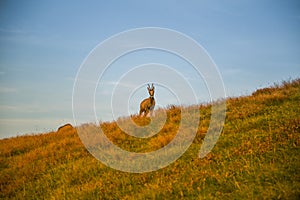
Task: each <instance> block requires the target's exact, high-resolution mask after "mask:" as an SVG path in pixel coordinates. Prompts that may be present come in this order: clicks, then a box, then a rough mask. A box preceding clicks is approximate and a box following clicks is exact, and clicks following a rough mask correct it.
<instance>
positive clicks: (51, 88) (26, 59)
mask: <svg viewBox="0 0 300 200" xmlns="http://www.w3.org/2000/svg"><path fill="white" fill-rule="evenodd" d="M141 27H163V28H168V29H173V30H176V31H179V32H182V33H184V34H186V35H188V36H190V37H191V38H193V39H194V40H196V41H197V42H198V43H199V44H201V45H202V46H203V47H204V48H205V49H206V50H207V52H208V53H209V55H210V56H211V57H212V59H213V60H214V62H215V63H216V65H217V66H218V68H219V70H220V73H221V75H222V78H223V80H224V85H225V89H226V93H227V96H238V95H245V94H250V93H251V92H253V91H254V90H255V89H257V88H260V87H265V86H269V85H271V84H272V83H274V82H280V81H282V80H287V79H289V78H296V77H299V76H300V56H299V55H300V45H299V44H300V37H299V35H300V2H299V1H292V0H287V1H274V0H272V1H271V0H263V1H260V0H257V1H255V0H254V1H253V0H249V1H245V0H241V1H237V0H236V1H233V0H230V1H214V0H213V1H209V0H205V1H31V0H29V1H14V0H11V1H8V0H7V1H6V0H4V1H1V3H0V138H4V137H10V136H15V135H21V134H25V133H37V132H45V131H50V130H55V129H56V128H57V127H58V126H59V125H61V124H64V123H68V122H71V123H72V122H73V116H72V90H73V84H74V80H75V77H76V74H77V71H78V69H79V67H80V65H81V64H82V62H83V60H84V59H85V58H86V57H87V55H88V54H89V52H90V51H91V50H92V49H93V48H94V47H95V46H96V45H98V44H99V43H100V42H102V41H103V40H105V39H107V38H109V37H111V36H112V35H115V34H117V33H119V32H122V31H126V30H128V29H133V28H141ZM137 55H139V54H137ZM154 57H155V55H154ZM124 62H125V61H124ZM116 68H117V67H116ZM111 74H114V72H113V71H112V72H111ZM108 79H109V76H108ZM111 81H112V82H113V81H114V80H111ZM195 87H197V86H195ZM137 94H141V95H144V96H147V93H145V94H143V93H137ZM144 96H143V97H144ZM143 97H141V98H143ZM157 98H158V99H159V98H160V96H158V97H157ZM204 99H205V98H204ZM199 101H201V100H199ZM160 104H161V106H166V105H165V104H166V101H164V99H163V96H161V101H160ZM99 107H101V105H99ZM132 109H134V108H132Z"/></svg>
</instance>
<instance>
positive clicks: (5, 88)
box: [0, 73, 17, 93]
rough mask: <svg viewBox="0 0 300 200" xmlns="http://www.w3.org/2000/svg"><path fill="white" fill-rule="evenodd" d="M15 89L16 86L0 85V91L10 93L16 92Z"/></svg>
mask: <svg viewBox="0 0 300 200" xmlns="http://www.w3.org/2000/svg"><path fill="white" fill-rule="evenodd" d="M0 74H1V73H0ZM16 91H17V89H16V88H12V87H1V86H0V93H12V92H16Z"/></svg>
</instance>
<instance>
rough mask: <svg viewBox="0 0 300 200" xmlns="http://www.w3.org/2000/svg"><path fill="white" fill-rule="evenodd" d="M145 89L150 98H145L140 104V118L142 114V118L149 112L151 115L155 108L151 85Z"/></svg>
mask: <svg viewBox="0 0 300 200" xmlns="http://www.w3.org/2000/svg"><path fill="white" fill-rule="evenodd" d="M147 89H148V92H149V95H150V97H149V98H147V99H144V100H143V101H142V102H141V104H140V116H142V115H143V114H144V117H145V116H147V115H148V113H149V112H150V114H151V115H152V112H153V110H154V107H155V99H154V86H153V83H152V85H151V87H150V85H149V84H148V87H147Z"/></svg>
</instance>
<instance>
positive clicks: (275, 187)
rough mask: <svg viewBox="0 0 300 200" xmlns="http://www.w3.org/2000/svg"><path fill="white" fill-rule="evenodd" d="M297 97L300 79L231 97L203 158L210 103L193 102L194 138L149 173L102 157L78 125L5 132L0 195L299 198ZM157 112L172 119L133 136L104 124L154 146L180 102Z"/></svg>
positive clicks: (108, 130)
mask: <svg viewBox="0 0 300 200" xmlns="http://www.w3.org/2000/svg"><path fill="white" fill-rule="evenodd" d="M299 102H300V79H297V80H294V81H288V82H283V83H282V84H281V85H275V86H273V87H271V88H264V89H260V90H257V91H256V92H255V93H253V95H251V96H245V97H239V98H229V99H227V116H226V123H225V126H224V129H223V132H222V135H221V136H220V138H219V140H218V142H217V144H216V146H215V147H214V149H213V150H212V152H211V153H210V154H209V155H208V156H207V157H205V158H203V159H199V158H198V151H199V149H200V147H201V143H202V141H203V138H204V136H205V133H206V131H207V128H208V125H209V120H210V114H211V113H210V112H211V105H205V106H204V105H200V106H192V107H191V108H190V109H196V110H200V117H201V122H200V124H199V129H198V132H197V135H196V138H195V140H194V142H193V144H192V145H191V146H190V148H189V149H188V150H187V151H186V152H185V154H184V155H183V156H182V157H181V158H180V159H178V160H177V161H176V162H174V163H172V164H170V165H169V166H167V167H165V168H163V169H160V170H158V171H154V172H149V173H143V174H130V173H125V172H120V171H116V170H114V169H111V168H109V167H107V166H105V165H103V164H101V163H100V162H99V161H98V160H96V159H95V158H94V157H93V156H91V155H90V154H89V152H88V151H87V150H86V149H85V148H84V146H83V145H82V143H81V141H80V139H79V137H78V135H77V133H76V129H71V128H68V129H64V130H62V131H59V132H51V133H45V134H39V135H27V136H19V137H15V138H9V139H2V140H0V198H1V199H132V198H134V199H186V198H189V199H299V197H300V173H299V169H300V159H299V158H300V151H299V150H300V149H299V147H300V108H299ZM159 112H165V113H166V115H167V121H166V123H165V124H164V125H163V126H162V127H161V129H160V131H159V132H158V133H157V134H155V135H152V136H151V137H149V138H136V137H133V136H129V135H127V134H125V133H124V132H123V131H122V130H121V129H120V128H119V127H118V125H117V123H116V122H110V123H102V124H101V125H100V126H101V128H102V129H103V130H104V132H105V134H106V135H107V136H108V137H109V139H110V140H111V141H113V142H114V143H115V144H116V145H118V146H120V147H121V148H124V149H127V150H130V151H135V152H148V151H153V150H156V149H159V148H161V147H162V146H164V145H166V144H168V143H169V142H170V141H171V140H172V139H173V137H174V136H175V134H176V132H177V130H178V127H179V123H180V119H181V112H180V107H173V106H170V107H169V108H168V109H166V110H160V111H158V114H157V115H156V116H155V117H156V118H159V117H160V113H159ZM121 120H123V122H124V123H125V125H126V127H127V128H132V129H133V127H131V126H130V125H129V121H131V120H132V121H134V122H135V123H136V124H138V125H139V126H146V125H149V124H150V121H151V119H149V118H138V117H137V116H132V117H131V118H129V117H128V118H124V119H121ZM126 120H127V121H126ZM158 121H159V120H158ZM154 126H157V127H159V123H157V124H156V122H155V123H154ZM188 131H189V130H187V132H188ZM150 132H151V131H150Z"/></svg>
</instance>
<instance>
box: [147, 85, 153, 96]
mask: <svg viewBox="0 0 300 200" xmlns="http://www.w3.org/2000/svg"><path fill="white" fill-rule="evenodd" d="M147 89H148V92H149V95H150V97H153V96H154V86H153V83H152V85H151V87H150V85H149V84H148V87H147Z"/></svg>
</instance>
